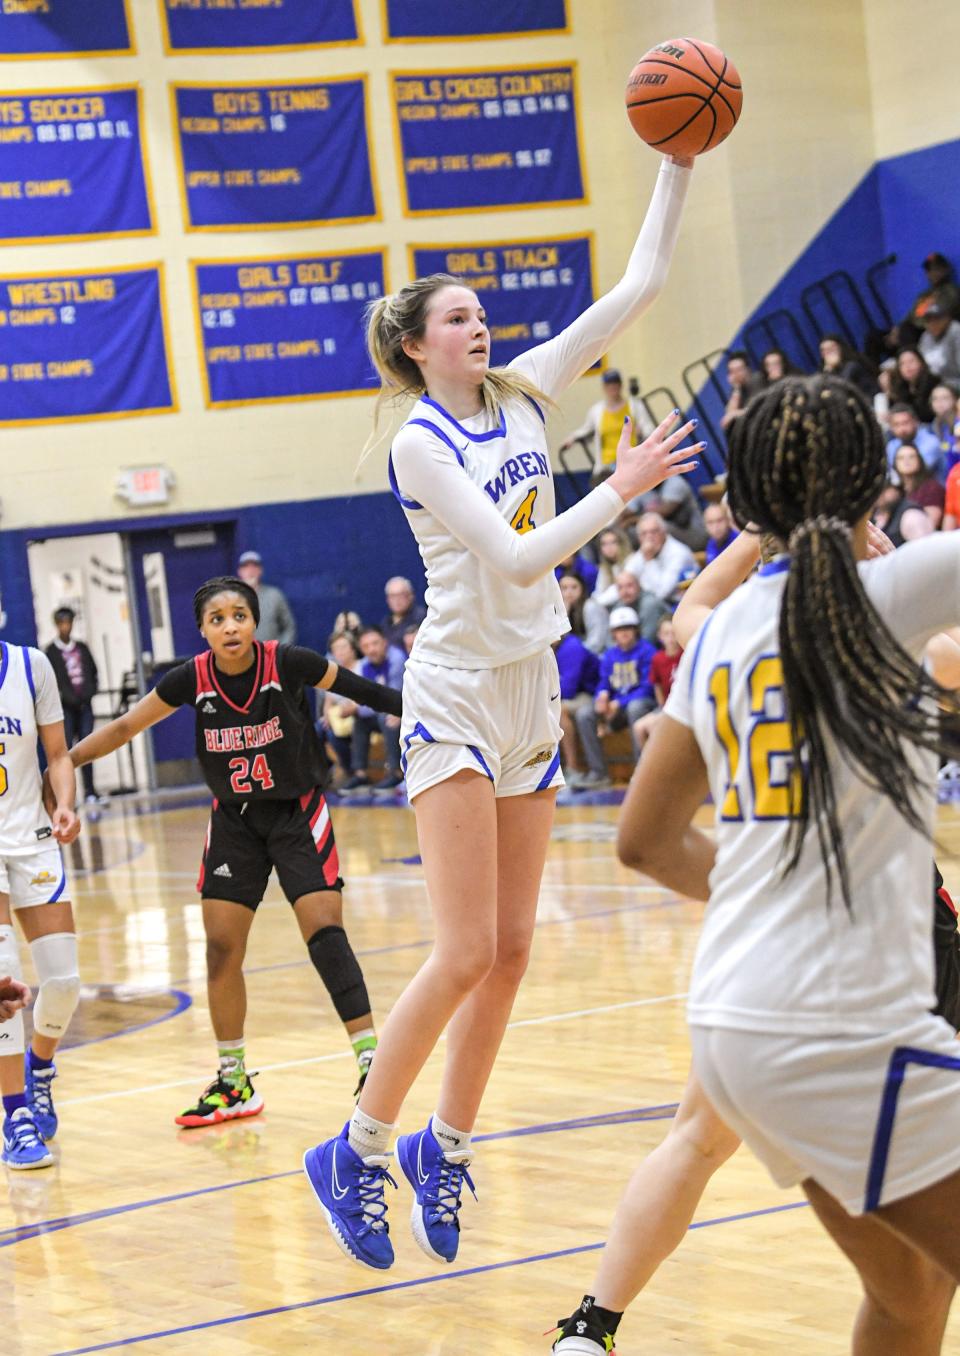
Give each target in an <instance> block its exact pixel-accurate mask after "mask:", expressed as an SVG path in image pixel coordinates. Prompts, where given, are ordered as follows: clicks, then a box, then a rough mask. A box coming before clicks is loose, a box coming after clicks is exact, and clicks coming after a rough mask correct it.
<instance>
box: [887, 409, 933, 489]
mask: <svg viewBox="0 0 960 1356" xmlns="http://www.w3.org/2000/svg"><path fill="white" fill-rule="evenodd" d="M890 434H891V436H890V437H889V438H888V439H887V464H888V465H889V466H890V468H891V470H892V469H893V459H894V457H895V456H896V455H897V452H898V451H899V450H900V447H901V446H902V444H903V443H910V444H911V445H912V446H913V447H915V448H916V449H917V451H918V452H919V453H920V456H921V457H922V458H923V463H924V465H925V466H927V467H929V469H930V470H931V471H932V472H933V473H934V475H935V476H936V477H937V479H938V480H939V481H940V482H941V484H942V483H943V481H944V480H945V479H946V469H945V466H944V460H943V453H942V452H941V450H940V439H939V438H938V437H937V435H936V434H935V433H934V432H933V430H932V429H929V428H927V426H926V424H921V422H920V420H919V419H918V418H917V416H916V413H915V412H914V410H912V409H911V408H910V406H909V405H892V406H891V407H890Z"/></svg>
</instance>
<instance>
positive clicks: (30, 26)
mask: <svg viewBox="0 0 960 1356" xmlns="http://www.w3.org/2000/svg"><path fill="white" fill-rule="evenodd" d="M127 3H128V0H2V3H0V61H2V60H11V59H12V60H17V59H18V58H22V57H37V56H43V57H68V56H74V55H79V54H81V53H82V54H83V55H84V56H126V55H128V54H130V53H132V52H134V51H135V48H134V45H133V28H132V26H131V24H130V16H129V13H128V12H127Z"/></svg>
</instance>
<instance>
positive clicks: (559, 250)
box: [409, 235, 594, 367]
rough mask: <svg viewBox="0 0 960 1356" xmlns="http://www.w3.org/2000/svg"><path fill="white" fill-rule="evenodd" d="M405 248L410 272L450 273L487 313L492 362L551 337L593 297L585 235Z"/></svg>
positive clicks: (499, 362)
mask: <svg viewBox="0 0 960 1356" xmlns="http://www.w3.org/2000/svg"><path fill="white" fill-rule="evenodd" d="M409 251H410V262H411V266H412V268H413V272H414V276H415V277H417V278H425V277H426V276H427V274H429V273H452V274H454V276H455V277H458V278H462V279H463V281H464V283H465V284H466V286H467V287H472V288H473V290H474V291H475V292H476V294H477V296H478V297H479V298H480V301H481V302H482V303H483V306H484V308H485V310H486V312H487V324H488V325H489V327H490V340H491V345H490V347H491V352H490V363H491V366H493V367H504V366H506V364H507V363H509V362H511V361H512V360H513V359H514V358H515V357H516V356H517V354H518V353H525V352H526V350H527V349H528V348H534V347H535V346H536V345H537V344H542V343H543V342H544V341H545V340H547V339H552V338H553V337H554V336H555V335H557V334H559V333H560V331H561V330H563V329H566V327H567V326H568V325H569V324H570V323H571V321H573V320H576V318H577V316H578V315H580V314H581V313H582V312H583V311H585V310H586V309H587V307H588V306H590V305H591V304H592V302H593V299H594V296H593V237H592V236H591V235H572V236H555V237H553V238H552V239H550V240H514V241H510V242H509V243H502V244H485V245H478V244H470V245H444V246H441V247H439V248H438V247H437V246H436V245H411V246H409Z"/></svg>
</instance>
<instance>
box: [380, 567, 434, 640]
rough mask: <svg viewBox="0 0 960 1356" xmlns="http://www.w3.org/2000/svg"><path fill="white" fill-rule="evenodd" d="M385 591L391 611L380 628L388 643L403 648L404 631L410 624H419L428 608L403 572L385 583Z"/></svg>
mask: <svg viewBox="0 0 960 1356" xmlns="http://www.w3.org/2000/svg"><path fill="white" fill-rule="evenodd" d="M383 592H384V594H385V596H386V599H387V607H388V608H389V611H388V612H387V615H386V616H385V617H384V619H383V621H382V622H381V623H380V630H381V631H382V632H383V634H384V635H385V636H386V638H387V644H388V645H396V646H397V648H398V649H401V650H402V649H403V633H404V631H405V630H406V629H407V627H408V626H412V625H416V626H419V625H420V623H421V622H422V621H423V620H424V618H425V617H426V615H427V609H426V608H425V607H424V606H423V604H422V603H418V602H417V600H416V596H415V594H414V592H413V585H412V584H411V583H410V580H409V579H404V577H403V575H402V574H395V575H394V576H393V578H392V579H388V580H387V582H386V584H385V585H384V589H383Z"/></svg>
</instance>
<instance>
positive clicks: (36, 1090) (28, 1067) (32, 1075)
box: [24, 1053, 57, 1140]
mask: <svg viewBox="0 0 960 1356" xmlns="http://www.w3.org/2000/svg"><path fill="white" fill-rule="evenodd" d="M56 1076H57V1067H56V1065H55V1064H51V1065H50V1067H49V1068H47V1069H35V1068H34V1067H33V1065H32V1064H31V1063H30V1055H29V1053H28V1054H27V1055H26V1058H25V1060H24V1078H25V1081H26V1089H25V1091H26V1094H27V1106H29V1108H30V1110H31V1111H32V1112H33V1119H34V1120H35V1121H36V1123H37V1129H38V1130H39V1131H40V1133H41V1135H42V1136H43V1138H44V1139H45V1140H51V1139H53V1137H54V1135H55V1134H56V1133H57V1113H56V1111H55V1109H54V1105H53V1086H52V1085H53V1080H54V1079H55V1078H56Z"/></svg>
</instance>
